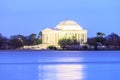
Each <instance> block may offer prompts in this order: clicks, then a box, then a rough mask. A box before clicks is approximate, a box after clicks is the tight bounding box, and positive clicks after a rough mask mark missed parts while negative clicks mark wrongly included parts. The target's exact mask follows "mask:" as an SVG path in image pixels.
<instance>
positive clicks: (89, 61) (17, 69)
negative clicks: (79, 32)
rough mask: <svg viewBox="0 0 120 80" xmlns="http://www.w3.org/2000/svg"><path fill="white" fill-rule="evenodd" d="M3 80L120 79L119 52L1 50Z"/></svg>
mask: <svg viewBox="0 0 120 80" xmlns="http://www.w3.org/2000/svg"><path fill="white" fill-rule="evenodd" d="M0 80H120V51H0Z"/></svg>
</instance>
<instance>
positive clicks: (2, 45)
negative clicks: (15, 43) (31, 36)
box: [0, 33, 8, 49]
mask: <svg viewBox="0 0 120 80" xmlns="http://www.w3.org/2000/svg"><path fill="white" fill-rule="evenodd" d="M7 40H8V39H7V38H6V37H4V36H3V35H2V34H1V33H0V49H6V48H7Z"/></svg>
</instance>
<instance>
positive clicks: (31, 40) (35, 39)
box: [0, 33, 42, 50]
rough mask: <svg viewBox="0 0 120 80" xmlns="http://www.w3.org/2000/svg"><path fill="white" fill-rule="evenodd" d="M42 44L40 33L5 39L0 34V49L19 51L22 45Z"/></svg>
mask: <svg viewBox="0 0 120 80" xmlns="http://www.w3.org/2000/svg"><path fill="white" fill-rule="evenodd" d="M41 42H42V40H41V33H39V34H38V35H37V34H33V33H32V34H30V35H28V36H24V35H20V34H19V35H13V36H10V38H7V37H5V36H4V35H2V34H1V33H0V49H1V50H4V49H20V48H21V47H23V46H24V45H37V44H40V43H41Z"/></svg>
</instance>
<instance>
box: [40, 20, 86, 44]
mask: <svg viewBox="0 0 120 80" xmlns="http://www.w3.org/2000/svg"><path fill="white" fill-rule="evenodd" d="M73 36H74V37H75V38H76V40H77V41H79V42H80V43H81V44H82V43H86V42H87V30H83V29H82V27H81V26H80V25H79V24H78V23H76V22H75V21H72V20H67V21H62V22H60V23H59V24H58V25H57V26H56V27H55V28H53V29H51V28H46V29H44V30H42V43H43V44H49V45H55V46H58V40H59V39H61V38H64V37H66V38H71V37H73Z"/></svg>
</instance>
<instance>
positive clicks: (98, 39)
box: [96, 32, 105, 44]
mask: <svg viewBox="0 0 120 80" xmlns="http://www.w3.org/2000/svg"><path fill="white" fill-rule="evenodd" d="M104 36H105V34H104V33H103V32H97V37H96V42H97V43H101V44H104V42H105V38H104Z"/></svg>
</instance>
